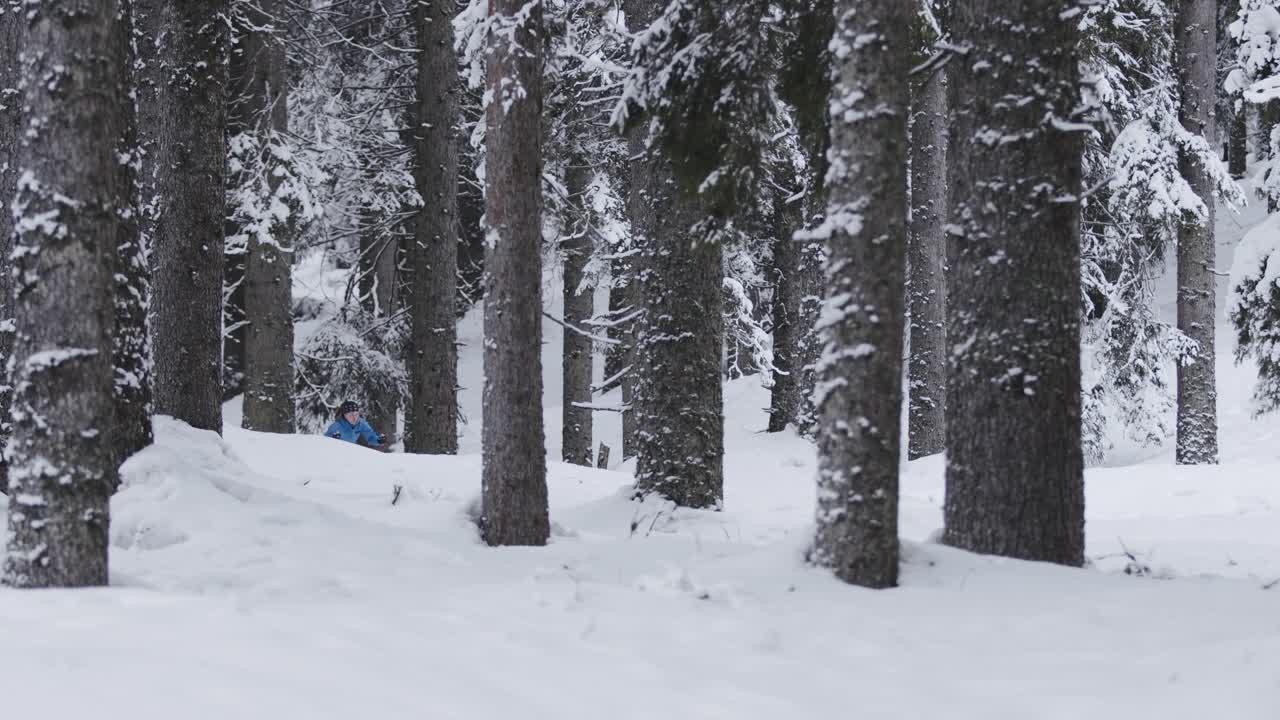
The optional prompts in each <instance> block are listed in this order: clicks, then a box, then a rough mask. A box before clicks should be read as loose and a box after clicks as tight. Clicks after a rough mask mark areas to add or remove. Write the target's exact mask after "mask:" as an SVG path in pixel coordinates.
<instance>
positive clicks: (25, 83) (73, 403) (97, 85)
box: [3, 0, 128, 588]
mask: <svg viewBox="0 0 1280 720" xmlns="http://www.w3.org/2000/svg"><path fill="white" fill-rule="evenodd" d="M22 23H23V25H24V27H23V31H24V42H25V43H26V46H27V47H31V48H39V49H40V52H26V53H23V55H22V60H21V67H20V79H21V89H22V95H21V102H22V107H23V110H24V113H25V119H26V126H27V128H28V129H29V130H28V132H26V133H24V135H23V138H22V140H21V142H20V147H19V149H18V153H17V157H16V165H17V168H18V181H17V183H18V184H17V196H16V198H15V199H14V204H13V210H14V217H15V247H14V253H13V259H14V263H15V267H14V282H15V284H16V287H15V293H14V297H15V301H14V311H15V313H14V314H15V323H16V327H17V334H16V342H15V345H14V354H13V357H12V367H13V369H14V370H13V372H14V378H13V380H14V386H15V388H16V391H15V396H14V399H13V413H12V419H13V436H12V438H11V440H10V442H9V445H8V448H7V451H6V452H7V456H8V458H9V463H10V465H9V487H8V492H9V533H10V535H9V543H8V554H7V556H6V558H5V566H4V573H3V581H4V583H5V584H8V585H13V586H16V587H31V588H38V587H78V586H92V585H105V584H107V545H108V524H109V517H108V499H109V497H110V494H111V490H112V488H113V487H114V485H115V475H116V452H115V450H114V448H113V447H112V444H111V443H112V439H113V433H112V421H113V417H114V400H113V382H112V366H111V357H112V339H111V333H112V326H113V324H114V323H113V318H114V315H115V312H114V308H113V303H112V299H111V296H112V291H113V289H114V283H113V278H112V275H113V272H112V270H113V268H114V263H113V262H112V261H111V258H112V256H113V255H114V254H115V251H116V247H117V245H118V243H119V240H120V232H121V230H120V224H121V223H120V220H121V215H120V210H121V208H119V207H118V205H119V203H120V201H121V199H122V198H127V197H128V192H127V191H125V190H123V189H121V188H120V187H119V184H120V178H121V175H122V173H121V171H120V169H119V159H118V157H117V154H116V152H117V147H116V142H114V141H108V142H103V141H102V139H101V138H103V137H106V138H110V139H118V138H122V137H124V136H125V135H126V132H125V128H126V125H127V118H126V115H127V112H128V107H127V98H128V90H127V88H126V87H125V85H124V68H125V61H126V58H127V50H126V47H127V40H126V32H125V28H124V26H123V14H122V13H121V7H120V3H119V2H118V1H117V0H94V1H92V2H89V1H86V2H80V3H77V4H76V5H75V7H74V8H71V7H65V6H62V5H54V4H41V5H34V6H33V5H27V6H26V7H25V8H24V15H23V18H22Z"/></svg>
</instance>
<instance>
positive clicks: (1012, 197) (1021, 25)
mask: <svg viewBox="0 0 1280 720" xmlns="http://www.w3.org/2000/svg"><path fill="white" fill-rule="evenodd" d="M1063 8H1064V3H1062V2H1061V0H1027V1H1026V2H1022V3H1009V2H1006V1H1005V0H957V1H956V2H954V3H952V6H951V10H952V15H951V16H950V17H951V22H952V25H951V26H950V28H949V29H951V31H952V33H953V35H954V42H955V43H956V44H957V45H958V46H961V47H968V48H970V52H969V55H968V56H967V57H966V58H965V59H964V62H963V63H953V64H952V66H951V68H950V70H951V72H949V74H948V77H947V82H948V84H949V86H950V92H949V96H948V100H949V104H950V106H951V128H950V134H949V138H950V139H951V142H950V143H949V145H948V151H949V153H950V154H951V159H950V161H949V162H948V171H949V177H948V185H949V194H948V200H949V202H948V208H949V210H948V212H949V217H950V225H949V226H948V232H949V233H950V234H951V237H950V238H949V241H950V242H949V245H950V247H949V248H948V256H949V260H950V262H949V269H950V272H949V273H948V274H947V278H948V281H947V337H948V343H949V345H950V346H951V348H953V349H952V351H951V354H950V359H949V362H948V369H949V376H948V383H947V404H946V427H947V434H946V448H947V494H946V509H945V516H946V533H945V541H946V542H947V543H948V544H950V545H952V546H955V547H959V548H963V549H966V550H971V551H974V552H979V553H987V554H994V555H1004V556H1007V557H1014V558H1022V559H1026V560H1040V561H1047V562H1055V563H1061V564H1065V565H1080V564H1081V563H1082V562H1083V561H1084V481H1083V467H1084V458H1083V452H1082V450H1081V437H1080V432H1081V426H1080V404H1081V396H1080V392H1081V391H1080V317H1079V306H1080V206H1079V203H1078V201H1077V199H1078V198H1079V195H1080V184H1081V179H1080V178H1081V153H1082V140H1081V134H1080V133H1079V132H1078V131H1075V130H1072V129H1070V127H1067V128H1062V127H1059V126H1058V124H1057V123H1056V122H1055V123H1049V122H1046V117H1052V118H1060V119H1062V121H1063V122H1066V119H1067V118H1070V117H1072V114H1073V113H1074V112H1076V111H1077V109H1078V108H1079V107H1080V91H1079V86H1078V84H1079V67H1078V59H1077V56H1076V55H1077V51H1076V46H1077V39H1078V37H1077V36H1078V29H1077V26H1076V23H1074V22H1064V21H1063V19H1062V12H1063ZM1002 98H1018V99H1019V101H1018V102H1000V100H1001V99H1002ZM1004 138H1016V139H1017V141H1016V142H1006V141H1003V140H1002V139H1004ZM1011 208H1016V209H1017V211H1016V212H1014V211H1012V210H1011ZM1033 240H1034V241H1033Z"/></svg>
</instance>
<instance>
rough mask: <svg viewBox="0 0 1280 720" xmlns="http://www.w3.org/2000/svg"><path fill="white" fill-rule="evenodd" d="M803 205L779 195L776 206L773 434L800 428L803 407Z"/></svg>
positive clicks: (771, 417)
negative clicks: (798, 231)
mask: <svg viewBox="0 0 1280 720" xmlns="http://www.w3.org/2000/svg"><path fill="white" fill-rule="evenodd" d="M801 208H802V206H801V205H799V204H798V203H793V204H791V205H787V204H786V202H785V198H780V199H779V201H778V202H776V203H775V208H774V213H773V217H774V227H773V231H774V241H773V278H774V282H773V366H774V373H773V388H772V390H771V392H770V397H769V425H768V431H769V432H771V433H776V432H782V431H783V430H786V429H787V427H788V426H792V427H799V424H800V423H799V418H800V413H801V411H802V409H803V407H804V398H803V392H804V388H803V384H802V382H801V376H800V374H801V372H802V371H803V370H804V364H805V359H804V352H803V348H802V347H801V346H802V344H803V342H804V336H805V334H806V328H805V327H804V324H803V323H804V321H803V319H802V314H803V307H804V302H805V296H806V295H807V294H809V293H810V289H809V288H806V287H805V283H804V281H803V279H802V278H801V273H802V272H803V264H804V257H803V255H804V249H805V248H804V244H803V243H802V242H801V241H800V240H797V239H796V237H795V234H796V229H797V228H798V227H799V226H800V224H801V220H802V218H803V211H802V209H801Z"/></svg>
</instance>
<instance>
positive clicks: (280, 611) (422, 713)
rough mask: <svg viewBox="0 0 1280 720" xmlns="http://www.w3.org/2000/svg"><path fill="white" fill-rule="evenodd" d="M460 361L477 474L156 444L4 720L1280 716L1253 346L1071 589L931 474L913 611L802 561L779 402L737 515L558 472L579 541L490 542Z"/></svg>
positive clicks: (937, 464) (310, 444) (138, 460)
mask: <svg viewBox="0 0 1280 720" xmlns="http://www.w3.org/2000/svg"><path fill="white" fill-rule="evenodd" d="M1242 220H1243V221H1249V220H1250V219H1249V218H1248V217H1247V216H1241V217H1236V218H1234V220H1233V222H1237V223H1241V222H1242ZM1255 220H1256V218H1255ZM1246 224H1247V222H1246V223H1244V224H1241V228H1243V227H1244V226H1245V225H1246ZM1239 235H1240V231H1239V230H1237V231H1235V234H1234V237H1236V238H1238V237H1239ZM1232 248H1233V245H1232V243H1231V242H1224V243H1223V246H1222V254H1221V256H1220V267H1221V268H1223V269H1224V270H1225V269H1226V268H1228V267H1229V266H1230V262H1229V259H1230V253H1231V250H1232ZM1223 263H1225V264H1223ZM553 281H554V279H553ZM553 281H552V282H553ZM549 294H552V295H554V293H549ZM1219 307H1222V304H1221V301H1220V305H1219ZM552 310H553V312H554V307H553V308H552ZM546 329H547V343H546V346H545V357H544V364H545V365H546V367H544V376H545V379H546V388H547V395H546V405H547V412H546V424H547V433H548V459H549V460H554V459H556V458H558V456H559V437H558V436H559V423H560V411H559V408H560V395H559V393H560V382H559V353H558V350H559V341H560V340H559V339H560V335H559V332H558V330H559V329H558V327H556V326H554V325H552V324H548V325H547V328H546ZM461 335H462V340H463V342H464V343H465V347H464V349H463V359H462V363H461V366H460V371H461V372H460V374H461V383H462V385H463V386H464V388H465V390H464V394H463V406H464V410H465V411H466V414H467V416H468V419H469V421H470V423H469V425H468V426H467V428H466V431H465V433H464V436H463V441H462V450H463V454H462V455H460V456H458V457H455V458H431V457H416V456H407V455H381V454H378V453H375V452H372V451H369V450H365V449H362V448H358V447H354V446H349V445H344V444H341V443H336V442H333V441H331V440H327V439H324V438H319V437H306V436H277V435H266V434H257V433H249V432H246V431H242V430H239V429H237V428H238V425H239V422H238V421H239V412H238V408H237V407H236V405H235V404H234V403H233V404H231V405H229V406H228V408H227V426H228V430H227V432H226V438H225V440H222V439H219V438H218V437H216V436H214V435H211V434H208V433H202V432H197V431H193V430H191V429H189V428H186V427H184V426H180V425H178V424H176V423H173V422H171V421H167V420H164V419H160V420H158V421H157V443H156V445H155V446H154V447H152V448H150V449H148V450H146V451H144V452H143V453H141V454H140V455H139V456H137V457H135V458H133V459H131V460H130V461H129V462H128V463H127V465H126V466H125V472H124V474H125V482H126V485H125V487H124V489H123V490H122V492H121V493H120V494H119V495H118V496H117V497H116V498H115V500H114V501H113V505H112V513H113V530H112V574H111V577H112V587H111V588H109V589H101V590H84V591H47V592H19V591H12V590H0V678H2V679H3V680H0V687H3V688H4V689H5V690H6V692H4V693H2V694H0V716H4V717H48V718H71V717H105V718H130V720H148V719H151V718H156V719H162V718H163V719H165V720H171V719H174V718H181V719H183V720H196V719H200V718H217V720H227V719H228V718H235V719H237V720H240V719H246V718H255V719H256V718H263V719H267V718H271V719H278V718H299V719H306V720H321V719H324V718H343V719H344V720H350V719H351V718H376V719H378V720H391V719H393V718H414V719H415V720H416V719H420V718H433V719H436V718H439V719H444V718H459V719H467V720H476V719H484V718H508V717H524V718H555V719H556V720H572V719H576V718H582V719H584V720H598V719H599V718H601V717H608V718H611V719H612V720H624V719H630V718H637V719H639V718H645V719H646V720H651V719H652V718H673V719H679V720H684V719H694V718H699V719H701V718H726V719H732V720H751V719H752V718H770V719H771V720H776V719H778V718H817V717H835V716H837V715H846V716H851V717H852V716H856V717H859V718H903V719H917V718H932V717H945V718H982V719H983V720H994V719H1000V718H1009V719H1010V720H1014V719H1016V720H1025V719H1027V718H1036V719H1038V720H1039V719H1045V720H1049V719H1059V718H1060V719H1062V720H1068V719H1070V720H1078V719H1079V718H1082V717H1088V718H1091V719H1092V720H1109V719H1112V718H1116V719H1119V718H1124V719H1126V720H1132V719H1133V718H1148V717H1160V718H1162V719H1164V720H1173V719H1176V718H1197V720H1199V719H1200V718H1203V717H1204V716H1206V715H1212V716H1215V717H1222V718H1231V719H1232V720H1252V719H1254V718H1257V719H1259V720H1261V719H1263V718H1266V719H1267V720H1270V719H1271V718H1274V717H1275V716H1276V708H1277V707H1280V612H1277V609H1278V608H1280V442H1278V441H1280V435H1278V434H1277V428H1278V427H1280V422H1277V420H1276V419H1275V418H1270V419H1254V418H1252V417H1251V416H1250V414H1249V410H1248V402H1247V401H1248V396H1249V392H1250V390H1251V386H1252V383H1253V380H1254V370H1253V369H1252V368H1251V367H1250V366H1249V365H1247V364H1246V365H1244V366H1239V367H1237V366H1236V365H1235V364H1234V363H1233V362H1232V361H1231V357H1230V348H1232V347H1233V342H1232V337H1231V334H1230V332H1229V331H1228V330H1227V329H1225V327H1224V329H1223V331H1222V333H1221V334H1220V338H1221V340H1220V343H1221V344H1220V350H1219V355H1220V358H1219V383H1220V387H1221V396H1222V399H1221V406H1220V409H1221V413H1222V446H1223V463H1222V464H1221V465H1219V466H1216V467H1207V468H1184V467H1176V466H1174V465H1173V464H1172V461H1171V457H1172V450H1171V449H1170V448H1164V449H1154V450H1152V449H1139V448H1127V447H1124V446H1118V448H1117V451H1116V452H1115V453H1113V454H1112V456H1111V459H1110V460H1109V462H1108V463H1107V466H1106V467H1100V468H1095V469H1091V470H1090V471H1089V472H1088V474H1087V496H1088V500H1087V505H1088V537H1089V541H1088V554H1089V556H1090V558H1091V566H1090V567H1088V568H1086V569H1068V568H1061V567H1055V566H1049V565H1043V564H1035V563H1025V562H1017V561H1011V560H1004V559H999V558H989V557H980V556H976V555H971V554H967V553H963V552H959V551H955V550H951V549H949V548H946V547H943V546H940V545H937V544H935V543H933V542H931V541H930V537H931V536H932V535H933V534H934V533H935V532H936V531H937V530H938V529H939V528H940V527H941V525H942V515H941V501H942V498H943V477H942V475H943V473H942V470H943V464H942V461H941V458H940V457H934V458H927V459H924V460H920V461H917V462H913V463H910V464H909V465H908V466H907V467H906V470H905V476H904V478H903V490H902V508H901V515H902V536H903V538H904V546H903V577H902V586H901V587H900V588H898V589H895V590H891V591H868V590H862V589H858V588H853V587H848V586H845V585H842V584H840V583H838V582H837V581H835V580H833V579H832V578H831V577H830V576H829V575H828V574H827V573H826V572H823V571H820V570H815V569H812V568H809V567H807V566H806V565H805V563H804V559H803V555H804V551H805V547H806V544H807V542H808V540H809V537H810V534H811V531H812V514H813V508H814V451H813V448H812V446H811V445H809V444H808V443H806V442H805V441H803V440H802V439H800V438H798V437H796V436H794V435H792V434H778V435H769V434H764V433H762V432H760V429H761V428H762V427H764V424H765V411H764V408H765V407H767V405H768V394H767V391H766V390H765V389H763V388H761V387H760V385H759V382H758V381H757V380H754V379H750V378H748V379H744V380H740V381H735V382H733V383H730V384H729V385H728V386H727V388H726V393H725V394H726V447H727V454H726V458H725V474H726V478H725V487H726V498H725V509H724V511H723V512H719V513H711V512H695V511H687V510H675V511H673V510H672V509H671V508H669V507H666V506H664V505H663V504H661V503H658V502H650V503H647V504H643V505H641V504H636V503H633V502H631V501H629V500H628V488H629V484H630V470H631V467H630V466H629V465H621V466H617V467H615V468H613V469H611V470H608V471H602V470H591V469H585V468H578V467H574V466H569V465H563V464H560V463H556V462H549V471H550V472H549V483H550V490H551V512H552V519H553V522H554V532H553V538H552V542H551V544H550V546H549V547H547V548H542V549H490V548H487V547H485V546H484V545H483V544H481V543H480V541H479V539H478V537H477V533H476V530H475V528H474V526H473V525H472V524H471V522H470V520H469V519H468V512H469V510H470V509H471V508H472V507H474V504H475V502H476V500H477V497H478V490H479V474H480V460H479V457H478V455H477V452H478V447H479V420H480V413H479V400H480V378H481V368H480V362H479V349H480V347H481V344H480V342H479V337H480V321H479V317H478V313H477V312H473V313H471V315H469V316H468V317H467V318H466V319H465V320H464V322H463V325H462V328H461ZM602 402H609V400H607V399H606V400H605V401H602ZM597 419H598V421H599V422H600V423H601V424H600V425H599V426H598V427H597V434H596V437H597V439H601V438H603V439H604V441H605V442H606V443H608V444H610V445H612V446H613V449H614V455H615V457H617V454H618V450H619V447H618V442H617V437H618V432H619V429H618V423H617V417H616V415H615V414H613V413H597ZM396 488H401V490H400V491H399V494H398V498H397V495H396V493H397V491H396ZM393 499H395V502H394V503H393ZM0 515H2V510H0ZM2 520H3V518H2V517H0V527H3V523H2ZM2 533H3V530H0V534H2Z"/></svg>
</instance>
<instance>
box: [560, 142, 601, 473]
mask: <svg viewBox="0 0 1280 720" xmlns="http://www.w3.org/2000/svg"><path fill="white" fill-rule="evenodd" d="M589 162H590V159H589V158H587V157H586V155H585V154H584V153H580V152H579V153H575V155H574V156H573V157H571V158H570V160H569V163H570V168H569V170H568V172H567V173H566V175H567V177H566V178H565V185H566V189H567V191H568V195H569V205H570V208H571V209H572V213H573V219H574V222H573V223H572V224H571V225H570V226H569V227H567V228H565V229H564V238H563V240H562V241H561V245H560V249H561V251H562V253H563V255H564V322H565V324H566V325H569V326H572V327H575V328H578V329H579V330H581V332H574V331H573V330H570V329H569V328H565V331H564V347H563V360H562V368H561V369H562V372H563V375H564V400H563V423H562V440H561V457H563V459H564V461H565V462H567V463H573V464H575V465H585V466H587V467H590V466H591V464H592V463H591V460H592V454H593V453H592V448H591V431H592V423H591V420H592V418H591V410H590V409H589V408H584V407H579V406H580V405H582V404H587V405H590V404H591V395H592V393H591V368H592V360H593V359H594V357H595V356H594V354H593V352H592V350H593V348H592V345H593V343H592V340H591V338H590V337H588V336H587V335H585V334H584V333H585V332H589V329H590V327H591V326H590V325H589V324H588V323H589V322H590V320H591V319H592V317H594V316H595V292H594V290H595V288H594V287H592V286H590V285H586V284H585V283H584V281H585V279H586V269H587V262H588V261H589V260H590V259H591V250H592V247H593V243H592V240H591V224H592V221H591V206H590V200H589V199H588V198H587V186H588V183H589V182H590V180H591V168H590V165H589V164H588V163H589Z"/></svg>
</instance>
